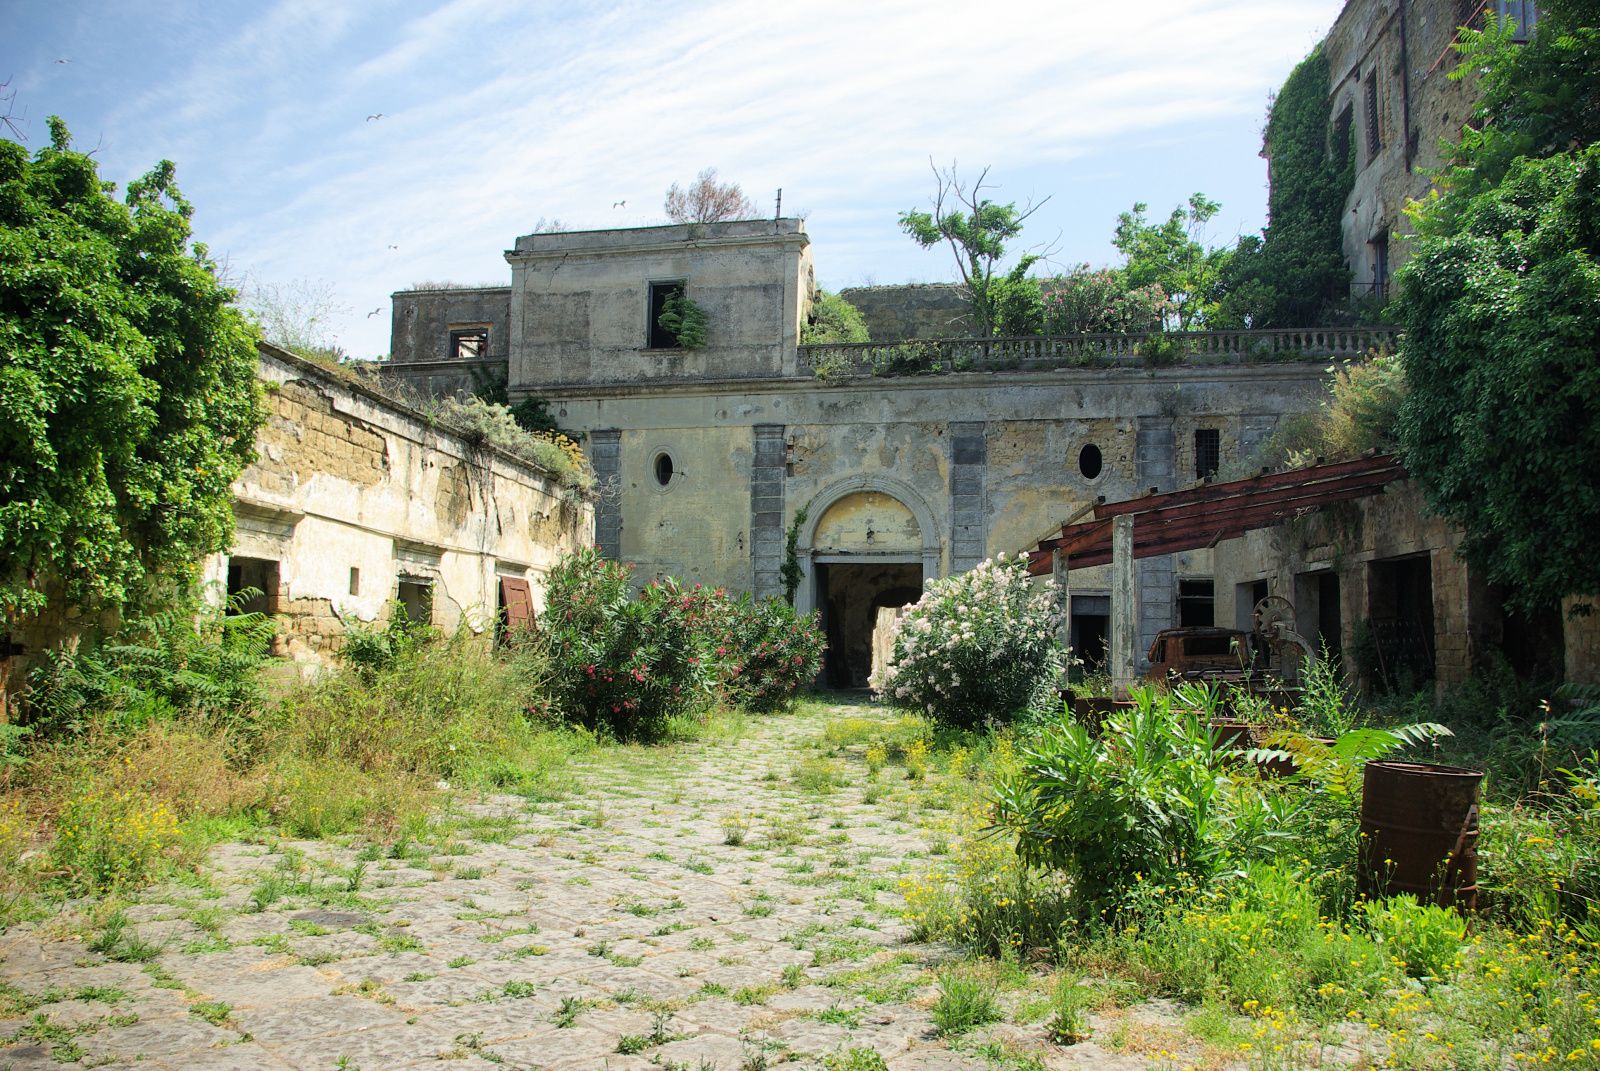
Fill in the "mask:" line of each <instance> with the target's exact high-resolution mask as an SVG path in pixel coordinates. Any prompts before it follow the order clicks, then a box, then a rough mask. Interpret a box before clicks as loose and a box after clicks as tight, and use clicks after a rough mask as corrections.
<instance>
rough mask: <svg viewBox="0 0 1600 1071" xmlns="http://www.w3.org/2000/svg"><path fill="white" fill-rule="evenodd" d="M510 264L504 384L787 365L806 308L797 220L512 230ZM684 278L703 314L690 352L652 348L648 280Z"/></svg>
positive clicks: (620, 379)
mask: <svg viewBox="0 0 1600 1071" xmlns="http://www.w3.org/2000/svg"><path fill="white" fill-rule="evenodd" d="M506 260H507V261H508V262H509V263H510V265H511V277H512V282H511V311H510V316H511V353H512V367H511V382H512V383H515V384H519V385H520V384H535V383H537V384H561V383H578V382H598V383H631V382H634V381H637V380H639V379H642V378H660V379H685V378H706V379H748V378H753V377H763V376H774V375H782V374H785V373H791V374H792V373H793V371H794V354H795V346H796V344H797V343H798V341H799V335H800V326H801V324H802V323H803V322H804V319H805V317H806V315H807V314H808V312H809V309H810V301H811V287H812V282H811V280H812V269H811V252H810V239H809V238H807V237H806V233H805V225H804V223H802V222H801V221H800V220H797V219H777V220H744V221H738V222H728V223H706V224H679V225H671V226H663V227H639V228H635V229H632V230H618V231H575V232H568V233H561V234H530V235H524V236H523V237H520V238H518V239H517V241H516V246H515V248H513V249H512V250H511V251H509V252H508V253H507V254H506ZM670 282H682V283H683V284H684V287H685V293H686V295H687V296H688V297H689V299H690V300H691V301H693V302H694V303H695V304H696V305H698V306H700V308H701V309H702V310H704V312H705V314H706V343H705V345H704V346H702V347H699V348H697V349H677V348H671V349H652V348H650V346H649V344H648V342H649V332H650V322H649V321H650V298H649V291H650V284H651V283H670Z"/></svg>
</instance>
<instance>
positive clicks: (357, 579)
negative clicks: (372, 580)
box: [350, 565, 361, 595]
mask: <svg viewBox="0 0 1600 1071" xmlns="http://www.w3.org/2000/svg"><path fill="white" fill-rule="evenodd" d="M350 594H352V595H360V594H361V570H360V569H358V568H357V567H356V566H354V565H352V566H351V567H350Z"/></svg>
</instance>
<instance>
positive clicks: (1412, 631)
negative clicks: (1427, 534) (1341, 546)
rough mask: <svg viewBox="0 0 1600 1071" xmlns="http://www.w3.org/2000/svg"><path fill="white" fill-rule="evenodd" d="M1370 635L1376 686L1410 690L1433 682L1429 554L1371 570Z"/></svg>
mask: <svg viewBox="0 0 1600 1071" xmlns="http://www.w3.org/2000/svg"><path fill="white" fill-rule="evenodd" d="M1367 633H1368V637H1369V644H1368V646H1369V651H1368V654H1369V655H1370V659H1371V664H1369V665H1366V666H1365V667H1364V668H1365V669H1366V670H1367V672H1368V673H1369V674H1370V675H1371V676H1372V678H1373V679H1374V680H1375V682H1377V683H1378V684H1381V685H1382V686H1383V687H1385V688H1389V689H1392V690H1396V691H1409V690H1411V689H1413V688H1415V687H1416V686H1418V685H1419V684H1422V683H1423V682H1425V681H1429V680H1432V679H1433V672H1434V668H1433V650H1434V645H1433V644H1434V637H1433V561H1432V559H1431V558H1429V557H1428V556H1427V555H1426V554H1424V555H1419V556H1417V557H1414V558H1396V559H1390V560H1387V561H1376V562H1373V563H1372V564H1371V565H1370V566H1368V568H1367Z"/></svg>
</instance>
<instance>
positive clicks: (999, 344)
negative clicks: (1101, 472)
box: [798, 327, 1399, 379]
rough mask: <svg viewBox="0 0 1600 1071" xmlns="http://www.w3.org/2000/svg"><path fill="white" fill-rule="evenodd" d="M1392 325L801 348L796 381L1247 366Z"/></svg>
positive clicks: (1382, 334)
mask: <svg viewBox="0 0 1600 1071" xmlns="http://www.w3.org/2000/svg"><path fill="white" fill-rule="evenodd" d="M1398 335H1399V330H1398V329H1397V328H1393V327H1303V328H1293V329H1285V330H1270V331H1170V332H1165V333H1162V334H1155V335H1129V334H1100V335H1035V336H1027V337H1021V338H935V339H910V340H907V341H904V342H851V343H837V344H826V345H814V346H801V347H799V360H798V370H799V373H800V374H801V375H807V374H810V375H815V376H817V377H818V378H819V379H831V378H844V377H850V376H908V375H937V374H942V373H946V372H995V371H1003V370H1023V371H1034V372H1041V371H1052V370H1056V369H1062V368H1101V367H1115V366H1119V365H1134V366H1152V367H1161V366H1167V365H1182V364H1249V363H1254V362H1270V361H1311V360H1327V359H1330V358H1339V357H1360V356H1362V355H1364V354H1366V353H1368V352H1369V351H1371V350H1373V349H1375V348H1378V347H1385V346H1386V347H1389V348H1392V347H1393V345H1394V343H1395V340H1396V338H1397V337H1398Z"/></svg>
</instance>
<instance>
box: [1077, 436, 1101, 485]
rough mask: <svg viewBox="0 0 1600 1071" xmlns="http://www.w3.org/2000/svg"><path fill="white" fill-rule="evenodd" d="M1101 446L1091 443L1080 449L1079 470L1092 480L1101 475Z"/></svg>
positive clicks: (1084, 476)
mask: <svg viewBox="0 0 1600 1071" xmlns="http://www.w3.org/2000/svg"><path fill="white" fill-rule="evenodd" d="M1101 464H1102V461H1101V458H1100V448H1099V447H1098V446H1096V445H1095V444H1094V443H1090V444H1089V445H1087V446H1085V447H1084V448H1083V449H1082V450H1079V451H1078V471H1079V472H1081V473H1083V478H1084V479H1086V480H1092V479H1094V478H1096V477H1097V476H1099V475H1100V466H1101Z"/></svg>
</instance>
